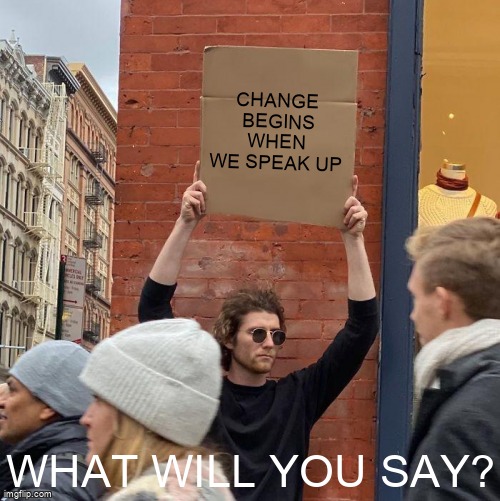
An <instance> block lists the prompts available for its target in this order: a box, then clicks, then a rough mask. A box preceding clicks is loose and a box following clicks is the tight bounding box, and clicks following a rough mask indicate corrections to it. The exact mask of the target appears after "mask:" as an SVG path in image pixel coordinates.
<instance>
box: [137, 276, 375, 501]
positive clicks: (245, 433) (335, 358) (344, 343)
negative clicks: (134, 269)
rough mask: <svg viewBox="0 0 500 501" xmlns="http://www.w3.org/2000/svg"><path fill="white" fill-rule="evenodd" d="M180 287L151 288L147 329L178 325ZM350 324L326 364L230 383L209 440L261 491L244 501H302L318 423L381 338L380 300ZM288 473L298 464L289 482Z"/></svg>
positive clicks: (239, 493) (354, 314) (142, 312)
mask: <svg viewBox="0 0 500 501" xmlns="http://www.w3.org/2000/svg"><path fill="white" fill-rule="evenodd" d="M174 291H175V286H168V285H161V284H158V283H156V282H154V281H153V280H151V279H150V278H148V279H147V280H146V283H145V285H144V288H143V291H142V294H141V299H140V303H139V320H140V321H141V322H144V321H148V320H156V319H160V318H171V317H172V316H173V314H172V308H171V306H170V300H171V298H172V297H173V294H174ZM348 311H349V318H348V320H347V322H346V324H345V326H344V328H343V329H342V330H341V331H340V332H339V333H338V334H337V336H336V337H335V339H334V340H333V341H332V343H331V344H330V346H329V347H328V348H327V349H326V351H325V352H324V353H323V355H322V356H321V358H320V359H319V360H318V361H317V362H316V363H314V364H312V365H310V366H309V367H307V368H305V369H302V370H299V371H296V372H293V373H291V374H289V375H288V376H286V377H284V378H282V379H280V380H279V381H271V380H269V381H267V382H266V384H265V385H263V386H260V387H253V386H241V385H237V384H234V383H232V382H231V381H229V380H228V379H227V378H226V379H224V384H223V387H222V394H221V405H220V408H219V411H218V413H217V415H216V418H215V420H214V422H213V424H212V427H211V429H210V431H209V433H208V439H209V440H210V441H211V442H215V443H216V444H218V445H219V446H221V448H223V449H224V450H226V451H227V452H229V453H231V454H234V455H238V456H239V482H240V483H252V482H253V483H254V484H255V487H253V488H249V487H234V486H233V493H234V495H235V497H236V498H237V499H238V500H245V501H267V500H269V501H277V500H284V501H285V500H286V501H300V500H301V499H302V488H303V481H302V477H301V473H300V469H301V465H302V462H303V461H304V460H305V459H306V457H307V455H308V450H309V435H310V432H311V428H312V427H313V425H314V423H315V422H316V421H317V420H318V419H319V418H320V417H321V415H322V414H323V413H324V412H325V410H326V409H327V408H328V406H329V405H330V404H331V403H332V402H333V401H334V400H335V398H337V396H338V395H339V394H340V392H341V391H342V390H343V389H344V388H345V386H346V385H347V384H348V383H349V381H350V380H351V379H352V378H353V377H354V375H355V374H356V372H357V371H358V370H359V368H360V366H361V364H362V362H363V360H364V358H365V356H366V354H367V352H368V350H369V349H370V346H371V345H372V344H373V341H374V340H375V337H376V334H377V331H378V313H377V311H378V310H377V301H376V299H375V298H374V299H370V300H368V301H352V300H349V304H348ZM271 455H274V456H275V457H276V459H277V460H278V461H279V462H280V464H281V466H282V468H283V469H285V468H286V466H287V465H288V463H289V462H290V461H291V460H292V458H293V456H294V455H297V456H298V457H297V459H296V460H295V462H294V463H293V466H292V467H291V468H290V470H289V471H288V473H287V475H286V487H282V486H281V480H282V475H281V473H280V471H279V470H278V468H277V467H276V465H275V464H274V462H273V460H272V459H271V457H270V456H271Z"/></svg>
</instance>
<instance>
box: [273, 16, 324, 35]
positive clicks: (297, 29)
mask: <svg viewBox="0 0 500 501" xmlns="http://www.w3.org/2000/svg"><path fill="white" fill-rule="evenodd" d="M281 25H282V30H283V31H284V32H285V33H319V32H328V31H330V16H326V15H324V16H322V15H316V16H312V15H309V16H305V17H304V16H283V17H282V20H281Z"/></svg>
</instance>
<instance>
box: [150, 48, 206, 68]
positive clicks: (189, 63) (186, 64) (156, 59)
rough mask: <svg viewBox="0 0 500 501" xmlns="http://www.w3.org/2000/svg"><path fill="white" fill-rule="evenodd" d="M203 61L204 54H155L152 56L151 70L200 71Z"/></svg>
mask: <svg viewBox="0 0 500 501" xmlns="http://www.w3.org/2000/svg"><path fill="white" fill-rule="evenodd" d="M202 61H203V57H202V54H198V53H194V54H191V53H189V52H178V53H170V54H153V55H152V56H151V69H152V70H153V71H186V70H187V71H192V70H194V71H200V70H201V67H202Z"/></svg>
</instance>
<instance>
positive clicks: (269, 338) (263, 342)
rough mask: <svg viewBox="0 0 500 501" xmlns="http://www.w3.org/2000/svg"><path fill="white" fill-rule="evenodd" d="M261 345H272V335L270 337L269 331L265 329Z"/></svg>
mask: <svg viewBox="0 0 500 501" xmlns="http://www.w3.org/2000/svg"><path fill="white" fill-rule="evenodd" d="M262 346H266V347H271V348H272V347H273V346H274V341H273V337H272V335H271V332H270V331H267V335H266V339H264V341H262Z"/></svg>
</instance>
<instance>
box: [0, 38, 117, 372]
mask: <svg viewBox="0 0 500 501" xmlns="http://www.w3.org/2000/svg"><path fill="white" fill-rule="evenodd" d="M115 135H116V112H115V110H114V109H113V106H112V105H111V104H110V102H109V100H108V99H107V98H106V96H105V95H104V94H103V92H102V90H101V89H100V87H99V85H98V84H97V82H96V81H95V79H94V78H93V76H92V74H91V73H90V72H89V70H88V69H87V68H86V67H85V66H84V65H82V64H72V65H68V64H67V63H66V62H65V61H64V60H63V59H62V58H60V57H49V56H33V55H30V56H28V55H26V54H24V52H23V50H22V48H21V46H20V44H19V42H18V41H17V40H16V39H15V38H14V37H11V39H10V40H8V41H7V40H0V173H1V174H0V193H1V195H0V239H1V240H0V263H1V273H0V367H5V368H8V367H11V366H12V364H13V363H14V362H15V360H16V358H17V357H18V356H19V355H20V354H22V353H23V352H24V351H25V350H27V349H29V348H31V347H32V346H33V345H35V344H38V343H40V342H43V341H45V340H48V339H54V338H58V337H60V336H61V330H60V327H61V322H62V320H63V319H62V317H63V314H64V312H63V310H62V308H59V309H58V305H59V306H60V305H61V303H62V295H61V294H60V292H61V287H60V283H61V282H60V272H59V270H60V261H61V256H62V255H69V256H79V257H83V258H85V261H86V276H85V291H86V293H85V302H84V308H83V315H82V320H81V326H79V328H80V332H81V335H80V336H79V337H78V340H81V343H82V344H83V345H84V346H85V347H86V348H87V349H91V348H92V346H94V345H95V344H96V343H97V342H98V341H99V340H100V339H101V338H103V337H106V336H108V335H109V325H110V298H111V283H112V278H111V255H112V243H111V242H112V237H113V215H114V210H113V205H114V175H115V144H116V140H115ZM58 317H59V320H58Z"/></svg>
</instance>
